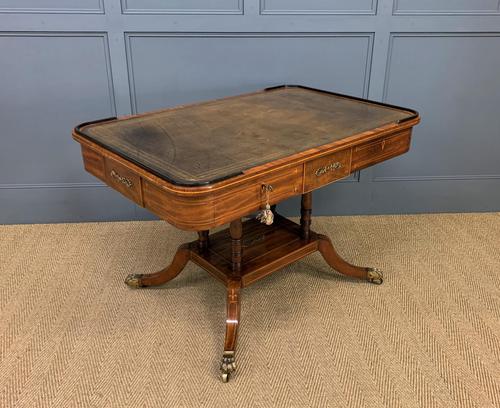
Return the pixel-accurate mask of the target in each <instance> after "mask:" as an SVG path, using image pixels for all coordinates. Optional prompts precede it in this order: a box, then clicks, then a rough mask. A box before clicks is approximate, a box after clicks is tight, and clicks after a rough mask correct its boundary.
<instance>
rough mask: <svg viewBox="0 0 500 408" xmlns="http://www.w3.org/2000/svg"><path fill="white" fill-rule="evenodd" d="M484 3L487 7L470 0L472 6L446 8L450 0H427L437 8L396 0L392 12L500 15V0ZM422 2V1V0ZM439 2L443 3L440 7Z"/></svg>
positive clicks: (488, 0)
mask: <svg viewBox="0 0 500 408" xmlns="http://www.w3.org/2000/svg"><path fill="white" fill-rule="evenodd" d="M481 1H482V3H484V4H485V6H486V7H484V8H482V9H475V8H474V7H473V6H474V4H473V3H474V2H473V1H469V2H468V3H469V4H470V5H471V7H470V8H467V7H461V8H460V7H455V8H453V7H449V8H446V7H445V6H446V3H447V2H449V0H427V2H429V3H430V4H432V5H434V6H435V8H432V9H426V8H425V6H422V5H420V6H417V7H413V8H410V7H405V6H403V5H402V4H403V2H405V3H414V4H415V5H418V4H419V2H418V0H411V1H410V0H394V2H393V9H392V14H393V15H395V16H398V15H399V16H406V15H420V16H425V15H448V16H461V15H471V16H476V15H490V14H492V15H500V0H481ZM420 3H422V2H420ZM439 4H442V6H441V7H439Z"/></svg>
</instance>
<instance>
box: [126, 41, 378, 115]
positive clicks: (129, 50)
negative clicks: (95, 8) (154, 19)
mask: <svg viewBox="0 0 500 408" xmlns="http://www.w3.org/2000/svg"><path fill="white" fill-rule="evenodd" d="M133 38H241V39H245V38H366V39H367V40H368V46H367V52H366V56H365V61H364V78H363V87H362V88H363V89H362V95H361V96H362V97H365V98H366V97H367V96H368V90H369V85H370V70H371V61H372V53H373V40H374V33H360V32H358V33H355V32H353V33H333V32H332V33H327V32H322V33H298V32H297V33H290V32H286V33H280V32H276V33H269V32H268V33H247V32H245V33H236V32H233V33H230V32H228V33H171V32H151V33H149V32H127V33H125V43H126V50H127V67H128V72H129V85H130V86H129V88H130V100H131V102H132V112H133V113H137V112H138V109H137V105H138V103H137V91H136V83H135V82H136V81H135V74H134V63H133V62H134V56H133V50H132V47H131V39H133ZM275 85H278V84H275Z"/></svg>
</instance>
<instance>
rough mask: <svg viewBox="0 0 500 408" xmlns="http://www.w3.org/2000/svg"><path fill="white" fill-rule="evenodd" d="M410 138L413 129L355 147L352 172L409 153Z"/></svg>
mask: <svg viewBox="0 0 500 408" xmlns="http://www.w3.org/2000/svg"><path fill="white" fill-rule="evenodd" d="M410 137H411V129H407V130H404V131H402V132H399V133H396V134H395V135H392V136H386V137H383V138H380V139H377V140H374V141H371V142H368V143H365V144H362V145H360V146H356V147H354V149H353V152H352V170H353V171H354V170H359V169H362V168H364V167H368V166H371V165H372V164H375V163H379V162H381V161H384V160H387V159H390V158H391V157H394V156H398V155H400V154H403V153H405V152H407V151H408V149H409V148H410Z"/></svg>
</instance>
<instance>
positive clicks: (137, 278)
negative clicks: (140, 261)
mask: <svg viewBox="0 0 500 408" xmlns="http://www.w3.org/2000/svg"><path fill="white" fill-rule="evenodd" d="M141 278H142V274H140V273H131V274H130V275H128V276H127V277H126V278H125V284H126V285H128V286H130V287H131V288H142V287H143V286H144V285H143V284H142V280H141Z"/></svg>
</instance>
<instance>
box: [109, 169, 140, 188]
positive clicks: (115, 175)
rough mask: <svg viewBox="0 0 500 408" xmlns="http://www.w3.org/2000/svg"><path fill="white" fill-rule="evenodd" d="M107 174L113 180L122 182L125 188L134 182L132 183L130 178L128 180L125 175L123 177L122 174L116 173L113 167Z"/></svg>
mask: <svg viewBox="0 0 500 408" xmlns="http://www.w3.org/2000/svg"><path fill="white" fill-rule="evenodd" d="M109 174H110V175H111V177H113V178H114V179H115V180H118V181H119V182H120V183H122V184H124V185H125V186H126V187H127V188H131V187H132V186H133V185H134V183H132V180H130V179H128V178H127V177H123V176H122V175H120V174H118V173H117V172H116V171H115V170H114V169H113V170H111V173H109Z"/></svg>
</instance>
